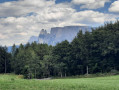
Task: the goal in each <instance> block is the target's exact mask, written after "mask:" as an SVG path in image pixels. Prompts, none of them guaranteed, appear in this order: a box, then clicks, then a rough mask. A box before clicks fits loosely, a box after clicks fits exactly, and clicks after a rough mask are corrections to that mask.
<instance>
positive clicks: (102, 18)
mask: <svg viewBox="0 0 119 90" xmlns="http://www.w3.org/2000/svg"><path fill="white" fill-rule="evenodd" d="M118 19H119V0H0V45H2V46H5V45H6V46H11V45H13V44H16V45H18V44H20V43H23V44H25V43H27V41H28V40H29V38H30V37H31V36H38V34H39V32H40V30H41V29H47V30H48V31H50V28H51V27H63V26H69V25H79V26H80V25H83V26H84V25H85V26H92V27H98V26H101V25H103V24H104V23H107V22H110V21H112V22H115V21H117V20H118Z"/></svg>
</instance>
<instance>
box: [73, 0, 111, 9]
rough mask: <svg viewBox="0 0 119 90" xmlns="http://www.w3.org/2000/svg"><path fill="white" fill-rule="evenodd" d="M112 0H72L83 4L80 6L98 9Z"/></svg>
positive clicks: (77, 3) (74, 2)
mask: <svg viewBox="0 0 119 90" xmlns="http://www.w3.org/2000/svg"><path fill="white" fill-rule="evenodd" d="M109 1H110V0H72V3H73V4H76V5H81V6H80V8H87V9H97V8H101V7H104V5H105V3H106V2H109Z"/></svg>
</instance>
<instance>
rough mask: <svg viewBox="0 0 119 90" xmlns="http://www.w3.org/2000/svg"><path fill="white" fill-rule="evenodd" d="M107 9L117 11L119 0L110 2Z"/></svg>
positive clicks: (118, 10)
mask: <svg viewBox="0 0 119 90" xmlns="http://www.w3.org/2000/svg"><path fill="white" fill-rule="evenodd" d="M109 11H110V12H117V13H119V0H117V1H115V2H113V3H112V4H111V6H110V8H109Z"/></svg>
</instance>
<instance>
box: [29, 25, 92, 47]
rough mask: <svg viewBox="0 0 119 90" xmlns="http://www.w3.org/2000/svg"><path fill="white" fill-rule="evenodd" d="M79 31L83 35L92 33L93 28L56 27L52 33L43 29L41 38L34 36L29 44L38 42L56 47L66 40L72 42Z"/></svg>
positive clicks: (52, 29)
mask: <svg viewBox="0 0 119 90" xmlns="http://www.w3.org/2000/svg"><path fill="white" fill-rule="evenodd" d="M79 30H82V31H83V33H84V32H85V31H91V27H89V26H65V27H54V28H51V31H50V33H48V32H47V31H46V30H44V29H42V30H41V32H40V34H39V36H32V37H31V38H30V39H29V41H28V42H29V43H32V42H34V41H36V42H37V43H47V44H49V45H56V43H59V42H61V41H64V40H68V41H69V42H71V41H72V40H73V39H74V38H75V36H76V35H77V33H78V32H79Z"/></svg>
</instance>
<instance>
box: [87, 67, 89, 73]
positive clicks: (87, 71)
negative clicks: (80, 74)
mask: <svg viewBox="0 0 119 90" xmlns="http://www.w3.org/2000/svg"><path fill="white" fill-rule="evenodd" d="M88 74H89V72H88V66H87V75H88Z"/></svg>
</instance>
